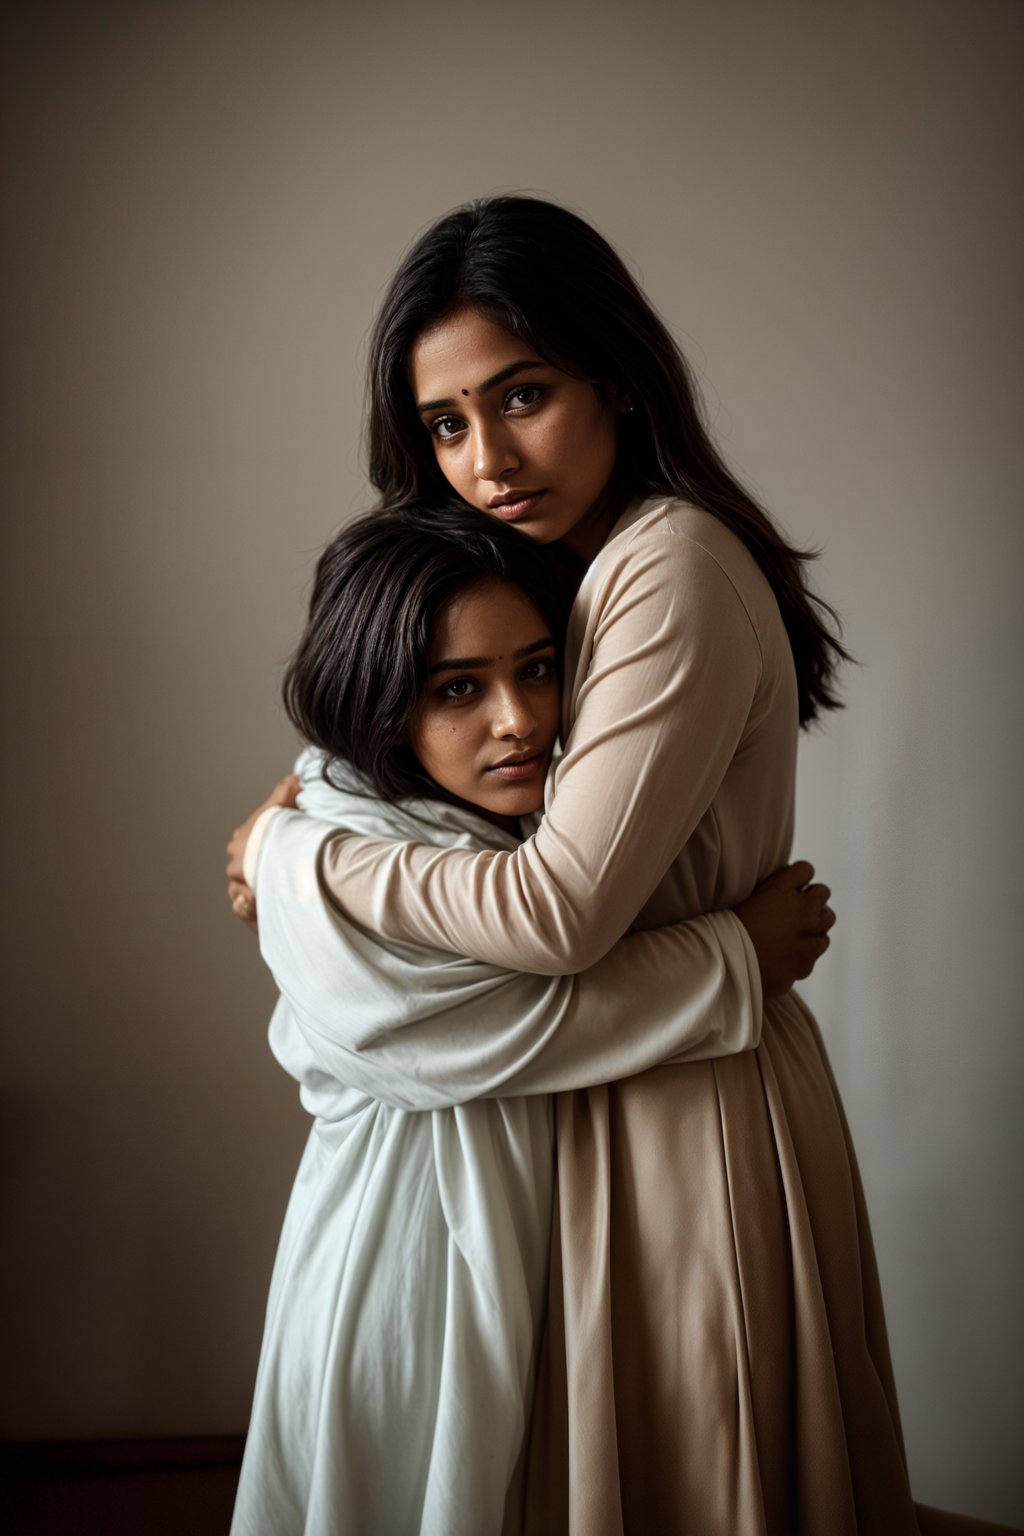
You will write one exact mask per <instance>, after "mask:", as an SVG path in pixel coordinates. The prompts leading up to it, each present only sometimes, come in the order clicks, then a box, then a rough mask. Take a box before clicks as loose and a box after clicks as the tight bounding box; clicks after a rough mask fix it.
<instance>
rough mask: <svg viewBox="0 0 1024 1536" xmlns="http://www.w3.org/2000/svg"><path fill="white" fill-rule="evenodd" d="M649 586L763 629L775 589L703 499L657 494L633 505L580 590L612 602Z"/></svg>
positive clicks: (654, 592) (598, 602)
mask: <svg viewBox="0 0 1024 1536" xmlns="http://www.w3.org/2000/svg"><path fill="white" fill-rule="evenodd" d="M641 592H644V593H647V594H649V595H650V597H651V599H652V600H657V599H658V597H659V595H660V596H661V600H662V601H663V602H664V603H666V604H667V605H668V606H670V607H676V606H678V605H684V606H685V607H686V608H688V609H691V610H694V611H696V610H699V609H701V608H704V607H705V606H706V605H713V606H715V607H716V608H717V609H718V610H719V612H720V617H721V618H722V619H723V620H725V618H726V617H727V614H726V612H722V611H721V610H722V609H724V610H727V611H731V612H732V613H733V615H734V617H735V619H736V621H737V622H740V623H742V622H744V621H745V622H746V623H747V624H749V625H750V627H751V628H752V629H753V630H754V631H755V633H756V632H758V631H759V630H760V629H761V627H762V620H763V616H764V604H765V598H766V596H767V597H768V599H769V600H771V589H770V587H769V586H768V583H767V581H766V579H765V577H764V575H763V573H762V571H761V569H760V567H759V566H758V564H757V561H756V560H755V559H754V557H753V555H752V554H751V553H750V551H749V550H748V549H747V547H746V546H745V545H744V544H743V542H742V541H741V540H740V539H739V538H737V536H736V535H735V534H734V533H732V532H731V531H730V530H729V529H728V528H727V527H726V526H725V524H724V523H723V522H721V521H720V520H719V519H718V518H717V517H715V516H713V514H712V513H710V512H705V511H703V510H702V509H701V508H700V507H695V506H692V505H691V504H690V503H688V502H685V501H680V500H677V499H666V498H664V497H662V498H654V499H651V500H648V501H644V502H640V503H639V504H636V505H634V506H633V507H631V508H629V509H628V510H627V512H625V513H624V514H623V516H622V517H621V518H620V519H619V522H618V523H617V524H616V525H615V527H614V528H613V529H612V533H611V536H610V537H609V539H608V540H607V542H606V543H605V545H604V547H603V548H602V549H601V551H600V553H599V554H598V556H597V558H596V559H595V560H594V563H593V565H592V566H591V567H590V570H589V571H588V573H587V577H586V579H585V581H584V584H583V588H582V589H581V593H580V596H581V598H582V599H583V601H584V602H588V600H589V603H590V604H593V605H594V606H595V607H599V608H605V607H607V605H608V603H610V602H614V601H615V600H616V599H617V598H621V597H623V596H625V595H627V594H628V595H629V596H630V597H632V598H635V597H637V596H638V595H639V594H640V593H641Z"/></svg>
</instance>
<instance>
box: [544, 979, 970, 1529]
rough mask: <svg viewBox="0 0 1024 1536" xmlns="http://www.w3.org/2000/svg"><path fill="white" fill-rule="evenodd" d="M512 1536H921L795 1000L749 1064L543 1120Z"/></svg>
mask: <svg viewBox="0 0 1024 1536" xmlns="http://www.w3.org/2000/svg"><path fill="white" fill-rule="evenodd" d="M556 1105H557V1109H556V1124H557V1137H558V1202H557V1209H556V1224H555V1233H554V1242H553V1245H552V1279H551V1291H550V1298H549V1317H548V1326H547V1332H546V1342H545V1349H544V1354H543V1357H542V1361H541V1368H540V1373H539V1387H538V1399H537V1406H536V1413H535V1418H534V1424H533V1431H532V1434H531V1441H530V1447H529V1454H528V1476H527V1516H526V1529H527V1531H528V1532H529V1533H530V1536H557V1533H562V1532H566V1533H570V1536H660V1533H666V1536H672V1533H676V1532H678V1533H684V1536H691V1533H692V1536H825V1533H827V1536H858V1533H870V1536H877V1533H883V1532H884V1533H885V1536H920V1533H922V1532H925V1531H928V1530H930V1529H935V1530H939V1529H942V1530H948V1531H949V1532H950V1533H952V1532H954V1531H957V1532H966V1531H969V1530H972V1529H977V1530H979V1531H980V1530H982V1529H985V1528H986V1527H984V1526H975V1525H973V1524H972V1523H971V1522H966V1523H963V1524H961V1523H957V1522H955V1521H954V1523H953V1524H952V1525H936V1526H932V1525H931V1524H930V1523H929V1517H928V1515H927V1513H926V1512H925V1511H923V1510H918V1509H917V1508H916V1507H915V1505H914V1503H913V1500H912V1497H911V1493H910V1487H909V1483H908V1479H907V1470H906V1459H905V1455H904V1448H903V1438H902V1434H901V1430H900V1420H899V1410H898V1406H897V1400H896V1390H895V1385H894V1382H893V1374H892V1365H891V1361H890V1357H889V1346H888V1342H887V1338H886V1330H885V1317H884V1313H883V1308H882V1298H881V1292H880V1289H879V1283H878V1274H877V1269H876V1264H875V1257H874V1252H873V1248H872V1243H871V1233H870V1229H869V1225H868V1219H867V1212H866V1209H865V1204H864V1196H863V1191H862V1188H861V1183H860V1178H859V1175H858V1172H857V1165H856V1160H855V1157H854V1153H853V1147H852V1144H851V1141H850V1134H849V1129H848V1127H847V1124H846V1118H845V1116H844V1114H843V1109H842V1105H841V1103H840V1100H839V1095H838V1092H837V1090H836V1085H835V1081H834V1079H833V1076H832V1072H831V1069H830V1067H829V1064H828V1059H827V1056H826V1054H825V1049H824V1045H823V1043H822V1040H821V1036H820V1034H819V1032H818V1028H817V1025H816V1024H815V1022H814V1019H813V1017H812V1016H811V1014H810V1013H809V1011H808V1010H807V1009H806V1007H804V1005H803V1004H802V1003H801V1002H800V1000H799V999H798V998H797V997H796V996H795V994H792V993H791V994H789V995H787V996H786V997H785V998H779V999H774V1000H773V1001H772V1002H771V1003H770V1004H769V1006H768V1008H767V1010H766V1018H765V1027H764V1033H763V1037H762V1042H761V1045H760V1046H759V1048H758V1049H757V1050H756V1051H751V1052H747V1053H745V1054H743V1055H740V1056H733V1057H729V1058H725V1059H723V1060H720V1061H710V1062H698V1063H694V1064H692V1065H687V1066H680V1067H662V1068H659V1069H657V1070H656V1071H653V1072H648V1073H646V1074H644V1075H643V1076H641V1077H637V1078H633V1079H630V1080H628V1081H626V1082H622V1083H615V1084H612V1085H610V1086H609V1087H607V1088H599V1089H592V1090H589V1091H586V1092H579V1093H572V1094H564V1095H562V1096H560V1097H559V1099H558V1100H556Z"/></svg>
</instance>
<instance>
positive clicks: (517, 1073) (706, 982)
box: [256, 813, 761, 1109]
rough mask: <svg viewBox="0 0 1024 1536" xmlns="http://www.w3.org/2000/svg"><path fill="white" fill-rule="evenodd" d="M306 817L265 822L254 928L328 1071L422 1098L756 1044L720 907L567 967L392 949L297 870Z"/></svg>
mask: <svg viewBox="0 0 1024 1536" xmlns="http://www.w3.org/2000/svg"><path fill="white" fill-rule="evenodd" d="M321 830H322V829H321V828H320V827H319V825H318V824H317V823H315V822H313V821H312V820H311V819H310V818H308V817H305V816H301V815H289V814H287V813H282V814H281V815H280V816H278V817H275V818H274V820H273V822H272V823H271V825H270V827H269V828H268V831H267V836H266V839H265V842H264V848H263V851H262V855H261V860H260V864H261V868H260V870H257V871H256V879H257V882H258V884H257V894H258V900H259V905H260V914H261V921H260V938H261V946H262V948H263V953H264V956H265V958H266V960H267V962H268V964H269V965H270V967H271V970H272V971H273V972H274V975H275V978H276V979H277V981H278V984H279V986H280V987H281V990H282V992H283V994H284V995H285V996H286V997H287V999H288V1001H289V1004H290V1005H291V1007H292V1009H293V1011H294V1014H295V1019H296V1021H297V1023H298V1025H299V1026H300V1029H301V1033H302V1035H303V1038H304V1040H305V1042H306V1044H307V1045H308V1046H309V1047H310V1048H311V1050H312V1053H313V1054H314V1055H315V1058H316V1059H317V1060H318V1062H319V1063H320V1065H321V1068H322V1070H324V1071H326V1072H328V1073H330V1074H331V1075H333V1076H335V1077H336V1078H337V1079H338V1080H340V1081H342V1082H346V1083H349V1084H351V1085H353V1086H356V1087H359V1088H361V1089H362V1090H363V1091H365V1092H367V1093H370V1094H372V1095H373V1096H374V1097H377V1098H380V1099H382V1100H383V1101H385V1102H388V1103H393V1104H396V1105H398V1106H400V1107H404V1108H409V1109H433V1108H440V1107H444V1106H446V1105H450V1104H454V1103H462V1102H465V1101H467V1100H470V1099H475V1098H486V1097H505V1096H515V1095H521V1094H533V1093H547V1092H559V1091H562V1090H566V1089H572V1088H582V1087H588V1086H591V1085H593V1084H595V1083H602V1082H608V1081H612V1080H615V1079H617V1078H622V1077H627V1076H631V1075H633V1074H635V1073H637V1072H643V1071H646V1070H647V1069H648V1068H650V1067H653V1066H656V1065H658V1064H659V1063H661V1062H663V1061H666V1060H670V1059H672V1060H696V1059H701V1058H704V1057H711V1056H720V1055H724V1054H728V1053H731V1052H734V1051H739V1050H744V1049H748V1048H749V1047H751V1046H753V1045H756V1044H757V1040H758V1038H759V1032H760V1020H761V995H760V985H759V981H758V976H757V966H756V961H755V959H754V956H753V951H752V949H751V947H750V945H749V941H748V940H747V939H746V935H745V932H744V930H743V927H742V924H740V923H739V922H738V921H737V920H736V919H734V918H733V917H732V915H731V914H728V913H718V914H716V915H714V916H713V917H709V918H700V919H696V920H695V921H693V922H691V923H683V924H678V925H676V926H674V927H670V928H664V929H657V930H652V931H651V932H647V933H634V934H631V935H629V936H628V937H627V938H626V939H624V940H622V942H621V943H620V944H618V945H616V946H615V947H614V949H613V950H612V952H611V953H610V954H609V955H608V956H606V957H605V958H604V959H603V960H602V961H601V962H600V963H599V964H598V965H596V966H595V967H594V968H593V969H592V970H591V971H590V972H588V973H587V974H585V975H582V976H579V977H563V978H548V977H542V976H537V975H529V974H523V973H517V972H507V971H500V970H498V969H496V968H494V967H491V966H487V965H483V964H480V963H477V962H471V961H453V960H452V959H451V958H450V957H448V956H445V955H441V954H438V953H436V952H434V953H431V952H419V953H417V952H416V951H412V950H407V949H404V948H403V949H395V950H392V949H389V948H388V946H385V945H381V944H380V942H379V941H378V940H377V939H376V937H375V936H374V935H371V934H367V933H365V932H363V931H362V930H361V929H359V928H357V927H355V926H354V925H351V924H349V923H347V922H346V921H345V920H344V919H343V918H341V917H340V916H339V915H338V914H337V913H336V912H334V911H333V910H332V909H331V908H330V907H329V905H328V904H327V903H325V902H324V901H323V900H322V898H321V894H320V892H319V890H318V888H317V885H316V882H315V881H313V880H310V878H309V872H310V865H311V850H312V849H313V848H315V847H316V845H317V843H318V841H319V838H320V835H321ZM268 870H269V871H271V873H270V875H269V878H265V876H266V875H267V873H268Z"/></svg>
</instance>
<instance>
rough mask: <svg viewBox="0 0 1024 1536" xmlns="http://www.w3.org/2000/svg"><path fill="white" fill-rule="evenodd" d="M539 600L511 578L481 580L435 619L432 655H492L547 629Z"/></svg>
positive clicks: (436, 656)
mask: <svg viewBox="0 0 1024 1536" xmlns="http://www.w3.org/2000/svg"><path fill="white" fill-rule="evenodd" d="M548 630H549V626H548V625H547V624H546V623H545V621H544V619H543V617H542V616H541V613H540V610H539V609H538V608H537V606H536V604H535V603H534V602H532V600H531V599H530V598H529V597H527V595H526V593H525V592H523V591H522V590H521V588H519V587H516V586H513V585H512V583H511V582H509V581H500V580H499V579H498V578H497V577H495V578H494V579H493V580H487V581H482V582H480V583H479V584H478V585H477V586H473V587H468V588H467V589H466V590H465V591H464V592H460V593H459V595H458V597H456V598H454V599H453V600H452V602H450V603H449V604H448V605H447V606H446V607H445V608H442V609H441V611H440V613H439V614H438V616H437V619H436V621H435V623H434V633H433V635H432V636H431V643H430V657H431V660H432V661H434V660H436V659H437V658H438V657H441V656H493V655H497V654H498V652H500V651H504V650H515V649H517V648H518V647H519V646H521V645H530V644H531V643H532V642H533V641H534V640H540V639H541V638H542V637H543V636H544V635H546V634H547V633H548Z"/></svg>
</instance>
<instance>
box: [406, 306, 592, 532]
mask: <svg viewBox="0 0 1024 1536" xmlns="http://www.w3.org/2000/svg"><path fill="white" fill-rule="evenodd" d="M409 374H410V382H411V384H412V388H413V391H414V394H415V397H416V407H417V410H418V412H419V415H420V419H421V421H422V422H423V425H424V430H425V431H427V432H429V433H430V434H431V437H432V439H433V446H434V453H435V455H436V457H437V462H438V464H439V465H440V467H441V470H442V472H443V474H444V476H445V478H446V479H447V480H448V481H449V483H450V484H451V485H452V486H453V487H454V489H455V490H456V491H457V492H458V494H459V495H460V496H461V497H462V499H463V500H464V501H467V502H469V504H470V506H472V507H477V508H478V509H479V510H480V511H481V512H487V513H489V514H490V516H492V517H500V518H502V519H503V520H504V521H505V522H510V523H515V524H516V526H517V527H518V528H521V529H522V531H523V532H524V533H526V534H529V536H530V537H531V538H532V539H537V540H538V542H540V543H541V544H548V543H550V542H551V541H552V540H553V539H563V540H565V542H566V543H567V544H569V545H570V546H571V547H573V548H575V549H576V550H577V552H578V553H580V554H583V555H586V556H589V555H591V554H593V553H595V552H596V550H597V549H599V548H600V546H601V544H602V543H603V541H604V538H605V537H606V535H607V533H608V530H609V528H610V527H611V525H612V523H613V522H614V521H615V519H616V517H617V516H618V515H619V512H620V511H621V507H622V499H621V497H618V496H617V495H616V493H615V490H614V488H613V473H614V469H615V456H616V449H617V444H618V416H619V410H620V406H621V402H619V401H617V400H616V399H615V397H614V391H613V390H611V389H605V390H602V391H601V392H600V393H599V392H598V390H597V389H596V388H595V386H594V384H592V383H590V382H589V381H588V380H586V379H576V378H573V377H571V376H570V375H569V374H567V373H562V371H561V370H560V369H558V368H554V367H552V365H551V364H550V363H546V362H544V360H543V359H542V358H540V357H538V356H537V354H536V352H535V351H534V350H533V348H532V347H530V346H529V345H528V344H527V343H526V342H524V341H520V340H519V339H518V338H517V337H515V336H512V335H511V334H510V333H509V332H508V331H505V330H502V328H501V326H499V325H495V324H494V323H493V322H492V321H490V320H488V319H486V317H485V316H483V315H482V314H480V313H479V312H478V311H476V310H472V309H467V310H461V311H460V312H459V313H458V314H456V315H454V316H452V318H451V319H449V320H445V321H443V322H442V323H441V324H440V325H436V326H433V327H432V328H431V329H430V330H427V331H424V333H423V334H422V336H420V337H419V339H418V340H417V342H416V344H415V346H414V347H413V349H412V355H411V358H410V368H409Z"/></svg>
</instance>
